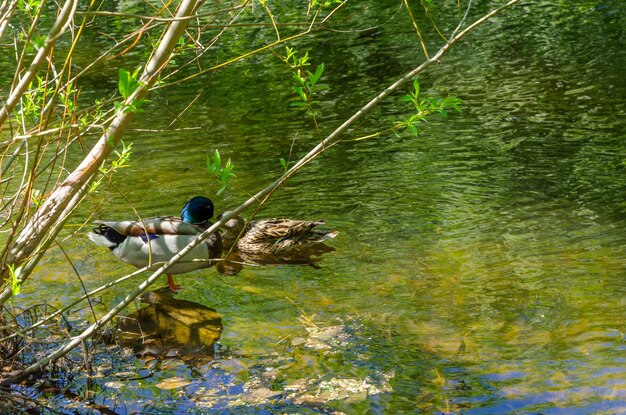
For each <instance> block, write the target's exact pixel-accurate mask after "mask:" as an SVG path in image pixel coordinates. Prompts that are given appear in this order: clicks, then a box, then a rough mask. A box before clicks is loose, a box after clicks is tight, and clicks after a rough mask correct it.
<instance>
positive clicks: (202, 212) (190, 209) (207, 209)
mask: <svg viewBox="0 0 626 415" xmlns="http://www.w3.org/2000/svg"><path fill="white" fill-rule="evenodd" d="M212 217H213V202H211V199H208V198H206V197H203V196H196V197H192V198H191V199H189V201H188V202H187V203H185V206H183V210H182V212H180V218H181V219H182V220H184V221H185V222H187V223H193V224H200V223H204V222H206V221H208V220H209V219H211V218H212Z"/></svg>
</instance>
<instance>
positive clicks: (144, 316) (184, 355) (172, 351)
mask: <svg viewBox="0 0 626 415" xmlns="http://www.w3.org/2000/svg"><path fill="white" fill-rule="evenodd" d="M139 299H140V301H141V302H142V303H147V304H149V305H148V306H147V307H144V308H142V309H140V310H138V311H135V312H134V313H132V314H131V315H129V316H127V317H125V318H124V319H123V320H122V321H121V322H120V324H119V326H118V329H119V333H120V340H121V343H122V344H123V345H125V346H129V347H132V348H133V349H134V351H135V354H136V355H137V356H138V357H155V358H159V359H165V358H180V359H182V360H183V361H186V362H188V363H194V364H204V363H206V362H208V361H210V360H212V359H213V356H214V353H215V350H214V347H213V345H214V343H215V342H216V341H217V340H218V339H219V338H220V336H221V334H222V319H221V317H220V315H219V314H218V313H217V312H216V311H215V310H214V309H212V308H209V307H206V306H204V305H202V304H197V303H194V302H192V301H187V300H180V299H176V298H174V297H173V295H172V293H171V292H170V291H169V290H168V289H167V287H165V288H162V289H159V290H155V291H149V292H146V293H143V294H142V295H141V296H139Z"/></svg>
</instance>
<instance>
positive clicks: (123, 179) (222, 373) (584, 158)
mask: <svg viewBox="0 0 626 415" xmlns="http://www.w3.org/2000/svg"><path fill="white" fill-rule="evenodd" d="M397 6H398V4H395V3H391V2H376V4H372V5H370V7H369V8H367V9H366V11H367V13H366V14H364V15H363V21H364V22H367V23H369V24H370V25H372V26H374V25H375V24H380V23H383V22H387V20H388V19H389V17H390V16H392V15H393V13H391V12H390V10H396V8H397ZM482 9H484V10H487V9H488V7H487V6H486V5H485V4H480V5H478V6H477V9H476V11H475V13H476V15H479V14H480V12H481V11H482ZM383 11H384V13H383ZM625 13H626V10H625V9H624V7H623V5H621V4H619V2H616V1H613V2H612V1H605V2H597V4H596V2H593V4H590V3H589V2H580V3H579V4H574V5H570V4H565V3H563V4H558V5H551V4H549V3H548V2H540V3H532V4H530V5H528V6H525V7H520V8H518V9H515V10H512V11H510V12H507V13H506V14H504V15H502V16H500V17H498V19H497V20H496V21H495V23H492V24H489V25H487V26H485V27H483V28H481V29H480V30H479V31H478V32H476V33H474V34H472V35H470V36H469V37H468V38H467V40H466V41H465V42H462V43H461V44H459V45H458V47H456V48H455V49H454V50H453V51H452V52H451V53H450V55H448V56H447V57H446V58H444V60H443V61H442V64H441V65H438V66H436V67H432V68H431V69H429V70H428V71H427V72H426V73H424V74H423V75H422V76H421V77H420V80H421V84H422V90H423V91H425V92H426V93H428V94H432V95H439V94H441V93H442V92H440V91H439V89H440V88H445V91H449V93H450V94H452V95H454V96H458V97H460V98H462V99H463V100H464V103H463V114H451V116H450V117H449V119H448V120H446V121H439V120H433V121H432V122H431V123H430V124H428V125H425V126H424V127H423V129H422V130H421V131H420V137H419V138H417V139H415V138H413V137H408V136H402V137H395V136H393V135H389V136H385V137H383V138H381V139H379V140H374V141H365V142H345V143H342V144H340V145H338V146H337V147H335V148H333V149H331V150H329V151H328V152H327V153H326V154H325V155H323V156H322V157H320V158H319V159H318V160H317V161H315V162H314V163H312V164H311V165H310V166H308V167H307V168H305V169H304V170H302V171H301V172H300V173H299V174H298V175H297V176H296V177H294V179H293V180H291V181H290V182H289V183H288V184H287V185H286V186H285V188H283V189H281V190H280V191H279V192H277V193H276V195H275V196H274V197H272V199H271V200H270V202H269V203H268V204H267V205H266V206H265V207H264V208H263V209H262V211H261V212H260V216H264V217H269V216H285V217H294V218H309V219H318V218H323V219H326V221H327V222H328V224H329V226H330V227H332V228H335V229H338V230H339V232H340V236H339V237H338V238H337V239H336V240H335V241H333V243H332V245H333V246H334V247H335V248H336V252H334V253H330V254H328V255H326V256H325V258H324V260H323V261H322V262H321V269H314V268H311V267H288V266H275V267H262V268H245V269H244V270H243V271H242V272H241V273H240V274H238V275H237V276H234V277H228V276H221V275H219V274H217V272H216V271H215V270H214V269H209V270H204V271H201V272H196V273H192V274H188V275H186V276H182V277H179V278H178V279H177V280H178V281H180V282H181V283H182V284H183V285H184V286H185V290H184V291H183V292H182V294H181V295H180V296H181V298H185V299H188V300H192V301H195V302H198V303H200V304H204V305H207V306H209V307H213V308H215V309H217V311H218V312H219V313H220V314H221V315H222V323H223V326H224V332H223V335H222V338H221V340H220V345H221V346H220V347H221V348H222V350H223V352H222V353H220V352H218V353H217V355H216V357H217V364H216V365H214V366H203V367H202V368H201V369H200V375H197V374H196V377H195V378H190V379H191V383H190V385H188V386H186V387H184V388H182V389H179V390H178V391H177V392H173V393H172V392H170V391H167V390H162V389H159V388H157V387H155V386H154V385H156V384H158V383H159V382H160V381H161V380H163V379H166V378H168V377H171V376H174V375H177V376H183V377H190V372H191V371H190V369H189V368H188V367H186V366H184V365H181V364H178V363H175V362H173V363H169V364H167V365H164V366H163V367H162V368H161V371H160V372H159V373H158V374H157V375H156V376H155V377H154V378H150V379H147V380H144V381H141V382H135V383H132V382H131V383H130V384H128V385H127V386H126V387H125V388H124V389H123V393H122V398H121V402H124V401H125V400H126V402H124V403H120V405H119V407H118V408H117V409H118V410H120V411H122V412H123V411H124V410H127V411H128V412H131V411H132V410H137V409H141V408H147V410H152V411H156V410H158V411H162V412H164V411H171V412H183V411H185V410H190V408H195V410H200V409H198V408H202V406H201V405H199V404H198V403H197V402H198V401H197V400H194V399H193V397H194V396H196V395H195V394H196V393H199V392H198V390H199V389H201V388H203V387H207V384H211V383H212V382H213V383H219V382H222V383H223V384H228V385H230V386H228V388H227V389H228V393H229V394H231V395H235V396H236V395H237V394H240V393H242V391H243V389H244V387H243V386H242V385H244V382H246V381H247V380H248V379H250V378H254V376H255V375H256V372H255V371H258V370H259V369H258V368H259V367H264V366H268V367H269V366H271V362H270V360H268V359H269V357H271V356H282V355H287V356H291V358H292V359H293V361H291V363H288V364H287V363H286V364H285V365H284V367H286V368H287V369H285V373H286V374H285V375H284V378H281V379H280V381H275V382H274V383H271V386H272V388H273V389H274V390H277V391H282V390H284V388H285V385H288V384H290V383H291V382H295V381H297V380H300V379H323V380H330V379H335V378H346V379H355V378H360V379H362V378H365V377H366V376H373V375H374V374H377V373H387V374H393V377H392V378H391V379H390V380H389V384H390V387H391V391H387V392H384V393H379V394H372V395H371V396H369V397H365V398H363V399H358V400H355V401H351V400H348V399H336V400H334V401H331V402H330V403H329V404H327V406H330V407H334V408H337V409H339V410H343V411H346V412H347V413H394V412H417V413H438V412H441V413H448V412H449V413H464V414H509V413H542V414H562V413H567V414H576V413H581V414H582V413H620V412H623V411H626V384H625V383H624V380H623V379H624V371H626V341H625V339H624V331H625V330H626V327H625V320H624V315H625V312H626V302H625V301H624V298H625V297H624V293H625V292H626V280H625V279H624V274H625V271H626V268H625V266H624V254H625V250H626V245H625V242H626V240H625V239H626V237H625V236H624V235H626V232H625V230H626V216H625V210H624V208H625V205H624V202H623V194H624V190H626V189H625V185H626V181H625V180H624V173H625V168H626V167H625V166H624V160H626V147H625V146H624V141H623V138H624V136H625V134H624V133H625V132H626V131H625V130H626V126H625V122H624V119H625V118H624V116H625V115H626V114H625V112H626V111H625V106H624V101H625V96H626V89H625V84H624V76H623V70H622V68H623V67H624V64H626V62H625V56H624V50H626V49H625V48H624V41H623V39H624V36H623V27H625V25H624V23H625V20H626V19H625V17H624V15H625ZM383 17H384V18H383ZM443 25H444V26H443V27H448V26H449V27H453V26H454V23H452V24H449V25H447V26H446V24H445V23H443ZM411 30H412V28H411V26H410V25H409V24H408V22H407V21H406V20H405V19H404V15H403V13H399V14H398V16H397V17H396V19H395V20H392V21H391V22H389V23H386V24H384V25H382V26H381V27H380V28H379V29H378V30H376V31H373V32H363V33H348V34H335V33H332V34H331V33H322V34H321V35H320V36H319V37H315V38H312V39H309V40H308V41H307V43H306V44H303V45H297V47H298V48H311V52H310V53H311V55H312V56H313V59H314V62H318V61H323V62H324V63H325V64H326V67H327V75H326V77H325V78H324V82H325V83H326V85H327V87H328V88H327V89H326V90H325V91H324V92H323V95H322V97H321V98H320V101H321V107H322V110H323V116H322V117H321V118H320V124H321V130H322V135H323V133H327V132H330V131H332V129H334V128H335V127H336V125H337V123H338V122H340V121H342V120H343V119H345V118H346V117H347V116H349V115H351V113H352V111H354V110H356V109H358V108H359V107H360V106H361V105H363V103H364V101H365V100H366V99H369V98H370V97H372V96H374V95H375V94H377V93H378V92H379V90H380V89H381V88H382V87H384V86H386V85H387V84H388V83H389V82H390V81H391V80H393V79H395V77H396V76H398V75H399V74H401V73H403V72H406V71H407V70H408V69H409V68H411V67H412V66H414V65H415V63H416V59H417V58H416V55H415V53H416V50H414V49H411V48H410V47H407V46H406V45H407V44H410V45H412V46H415V40H414V38H413V36H414V35H413V33H412V31H411ZM257 35H258V34H257ZM329 38H332V40H333V41H332V42H329ZM431 38H432V37H431ZM433 50H434V49H433ZM346 55H348V56H346ZM278 67H279V64H278V62H277V61H276V60H275V59H273V58H267V59H265V57H259V58H257V59H255V60H250V61H244V62H241V63H238V64H237V65H235V66H233V67H232V68H230V69H227V70H225V71H223V72H219V73H217V74H215V75H214V76H212V77H210V78H208V79H203V80H201V81H197V82H191V83H188V84H186V85H185V87H184V88H176V89H167V90H164V91H160V92H159V93H157V94H156V96H155V98H154V100H153V102H152V103H151V108H150V111H147V112H146V113H144V114H141V115H140V116H139V117H137V119H136V121H135V123H134V124H133V126H134V127H136V128H159V127H164V126H166V125H167V124H169V123H170V122H171V120H172V119H173V117H174V116H173V115H172V116H169V117H168V115H167V114H177V113H178V112H179V111H180V110H182V108H184V107H185V106H186V105H187V103H188V102H189V101H190V100H191V99H192V98H193V97H194V96H195V95H196V94H197V93H198V91H200V90H202V89H203V88H204V92H203V93H202V94H201V96H200V99H199V100H198V102H197V104H196V105H195V106H194V107H192V108H191V109H190V111H189V112H188V113H186V114H185V116H184V117H182V119H181V120H180V121H179V122H178V123H176V124H175V125H174V126H173V128H180V127H188V126H200V127H202V130H201V131H191V132H185V131H172V132H166V133H159V134H150V133H141V132H130V133H129V134H128V135H127V138H126V141H132V142H133V146H134V149H135V150H134V153H133V158H132V159H133V166H132V167H131V168H129V169H126V170H124V171H122V172H120V174H119V175H118V176H116V177H115V184H116V186H117V187H118V188H119V189H120V190H121V191H122V192H124V194H125V195H126V196H127V197H128V198H129V199H130V200H131V201H132V202H133V204H134V206H135V207H136V208H137V209H138V210H139V211H140V212H141V213H142V214H143V215H145V216H152V215H157V214H159V215H160V214H177V213H178V212H179V210H180V207H181V206H182V204H183V203H184V201H185V200H186V199H187V198H188V197H190V196H192V195H196V194H205V195H209V196H211V197H212V198H213V199H214V200H215V202H216V204H217V206H218V211H219V210H224V209H227V208H230V207H233V206H236V205H237V204H238V203H240V202H242V201H243V200H244V199H246V198H247V194H249V193H253V192H255V191H256V190H258V189H259V188H261V187H264V186H265V185H267V183H269V182H270V181H272V180H273V179H274V178H275V177H277V175H278V174H279V173H280V171H281V167H280V164H279V162H278V159H279V158H280V157H286V156H287V155H288V153H289V148H290V146H291V142H292V140H294V139H295V140H296V141H295V144H294V153H295V155H302V154H304V153H305V152H306V151H307V150H308V149H309V148H310V147H312V146H313V145H314V144H315V143H316V142H317V141H318V140H319V137H320V136H319V135H318V134H317V133H316V132H315V131H314V128H313V125H312V122H311V121H310V120H308V119H306V117H303V116H301V114H299V113H297V112H294V111H292V110H290V109H289V106H288V102H287V99H288V98H289V96H290V95H289V83H288V82H289V81H288V79H289V76H290V75H289V73H288V72H285V71H283V72H282V75H281V73H280V72H276V70H277V68H278ZM113 72H114V71H113ZM399 96H400V95H398V96H396V97H394V98H391V99H388V100H387V101H385V103H383V104H382V105H381V106H380V107H379V108H378V109H377V110H376V111H375V112H374V113H373V114H372V116H371V117H370V118H369V119H368V121H367V122H366V123H364V124H363V126H362V127H361V128H360V129H359V130H358V131H357V132H355V133H354V134H353V135H352V136H351V137H348V138H354V137H357V136H360V135H364V134H367V133H368V132H372V131H375V130H377V129H382V128H384V127H386V126H388V125H389V122H390V121H388V118H387V117H389V116H391V115H395V116H397V115H398V114H401V113H402V112H403V111H404V110H403V108H406V107H403V105H404V104H402V103H401V102H400V101H399ZM381 126H382V127H381ZM213 148H219V150H220V152H222V154H223V155H225V156H228V157H232V158H233V160H234V161H235V164H236V166H237V167H236V172H237V175H238V177H237V179H236V180H235V182H234V188H233V189H232V190H230V191H229V192H227V193H226V194H225V195H224V196H223V197H216V196H214V192H215V191H216V190H217V189H218V188H219V185H218V184H217V183H216V182H215V181H214V180H213V179H212V177H210V176H209V174H208V173H207V172H206V171H205V170H204V162H205V157H206V154H207V153H208V152H209V151H211V150H212V149H213ZM100 196H105V198H106V199H107V203H106V205H105V206H104V207H102V208H100V210H99V212H98V214H97V216H98V217H99V218H113V219H118V218H120V219H121V218H124V217H125V216H128V214H129V212H131V210H130V209H129V208H128V206H127V205H126V203H125V202H124V200H123V198H121V197H120V196H119V195H117V194H116V193H115V191H114V190H113V189H112V188H110V193H106V192H103V193H101V195H100ZM96 203H97V200H96V199H95V198H94V199H93V200H90V201H88V202H87V205H86V206H85V209H84V210H83V211H81V212H79V213H78V214H77V215H76V217H75V218H74V220H73V223H72V224H70V226H75V225H78V224H79V223H81V221H82V220H84V218H85V217H86V216H87V213H88V212H89V210H90V209H91V208H92V207H93V206H95V204H96ZM66 249H67V250H68V253H69V255H70V256H71V257H72V259H74V260H75V262H76V265H77V268H78V270H79V272H81V275H82V277H83V278H84V279H85V280H86V282H87V284H88V285H89V286H97V285H99V284H101V283H103V282H105V281H108V280H110V279H112V278H115V277H118V276H121V275H122V274H123V273H126V272H128V271H129V267H126V266H123V265H120V264H119V263H118V262H117V261H116V260H115V259H114V258H113V257H112V256H110V254H109V253H108V252H106V250H97V249H95V248H94V247H92V246H91V245H89V244H88V241H87V239H86V238H85V237H82V236H78V237H77V238H75V239H72V240H71V241H68V242H66ZM36 278H37V279H39V280H40V281H41V283H43V284H45V287H46V288H45V292H46V296H45V297H43V298H50V297H51V298H57V299H58V302H59V304H61V303H62V302H63V300H65V299H67V298H68V297H73V296H75V295H77V293H78V292H80V285H79V284H78V283H73V282H68V281H75V278H74V277H73V275H72V271H71V269H70V268H69V266H68V265H67V264H66V263H65V262H64V259H63V257H62V255H61V254H60V253H58V252H55V251H53V252H51V255H50V256H49V257H48V258H47V259H46V261H45V262H43V263H42V264H41V266H40V267H39V270H38V272H37V273H36ZM137 281H139V280H137ZM133 284H134V283H133V282H129V283H127V284H124V285H122V286H120V287H118V288H116V289H114V290H112V291H111V292H110V293H108V294H106V295H105V296H104V297H103V298H102V301H103V302H102V305H101V306H100V307H101V311H103V310H105V309H106V308H107V307H109V306H110V305H112V304H114V303H115V302H116V301H117V300H120V299H121V298H122V297H123V296H124V295H125V292H127V290H128V288H129V287H131V286H133ZM41 294H42V290H37V291H36V292H32V291H31V292H29V291H28V289H26V290H25V292H24V294H23V298H24V299H25V301H26V302H29V301H32V302H38V301H41V300H42V299H43V298H42V295H41ZM303 312H304V313H305V314H306V315H314V317H313V318H314V321H316V322H317V323H318V324H319V325H320V326H325V325H335V324H338V322H348V323H346V324H347V326H348V327H349V328H350V330H351V334H352V336H353V337H351V343H350V344H351V345H352V347H345V348H343V349H342V350H339V351H337V352H336V353H334V354H332V355H330V356H329V355H324V354H322V353H313V352H302V351H299V349H297V348H291V347H290V342H291V340H292V339H293V338H295V337H299V336H303V335H304V334H303V333H305V326H304V325H303V324H302V322H300V321H299V320H298V317H300V316H301V315H302V313H303ZM136 366H137V367H140V366H141V362H137V363H136ZM140 387H141V388H142V389H141V388H140ZM185 394H186V395H187V396H188V398H187V399H184V398H181V397H180V396H179V395H185ZM137 397H141V398H143V399H145V400H146V401H145V402H146V403H145V406H142V405H144V404H142V403H137V404H135V405H134V406H133V405H130V404H128V401H129V400H131V399H135V398H137ZM173 397H178V398H177V399H174V398H173ZM281 405H282V404H281ZM286 405H287V406H286V407H282V408H283V409H284V410H285V411H287V412H289V411H291V412H295V411H296V409H294V408H295V407H297V405H295V404H293V402H289V401H288V402H287V404H286ZM289 405H294V407H291V406H289ZM124 408H126V409H124ZM255 408H256V409H255ZM272 408H274V409H276V408H281V406H280V405H279V404H278V403H277V404H276V405H275V406H274V407H272V406H269V407H268V406H267V405H258V406H255V405H253V404H250V405H248V406H247V407H245V408H244V407H241V408H239V409H238V410H234V409H231V410H227V409H225V407H224V408H222V409H221V410H223V411H233V412H237V411H240V412H241V413H266V412H264V411H269V412H271V411H272V410H273V409H272ZM290 408H291V409H290ZM303 408H308V409H306V410H309V411H315V409H311V407H309V406H306V405H305V406H303ZM312 408H315V406H312ZM301 410H302V411H305V409H301ZM305 413H306V412H305Z"/></svg>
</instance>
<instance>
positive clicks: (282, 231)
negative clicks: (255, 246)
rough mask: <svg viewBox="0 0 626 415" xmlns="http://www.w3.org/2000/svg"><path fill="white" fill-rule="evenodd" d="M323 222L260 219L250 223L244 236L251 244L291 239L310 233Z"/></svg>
mask: <svg viewBox="0 0 626 415" xmlns="http://www.w3.org/2000/svg"><path fill="white" fill-rule="evenodd" d="M323 224H324V221H321V220H319V221H306V220H294V219H282V218H281V219H260V220H258V221H253V222H250V224H249V225H248V231H247V233H246V236H249V238H250V239H251V240H252V241H253V242H263V241H270V240H275V239H281V238H293V237H296V236H298V235H303V234H306V233H308V232H310V231H311V229H313V228H314V227H316V226H318V225H323Z"/></svg>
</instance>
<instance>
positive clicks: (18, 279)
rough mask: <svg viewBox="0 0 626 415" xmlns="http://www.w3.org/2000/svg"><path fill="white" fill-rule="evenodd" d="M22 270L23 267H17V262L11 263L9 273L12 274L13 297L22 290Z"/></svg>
mask: <svg viewBox="0 0 626 415" xmlns="http://www.w3.org/2000/svg"><path fill="white" fill-rule="evenodd" d="M22 270H23V267H21V266H19V267H17V268H16V267H15V264H9V274H11V294H12V295H13V297H15V296H16V295H18V294H19V293H20V291H22Z"/></svg>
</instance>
